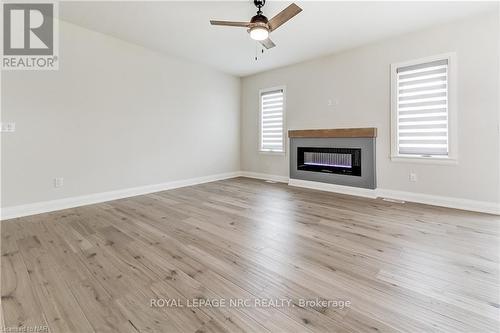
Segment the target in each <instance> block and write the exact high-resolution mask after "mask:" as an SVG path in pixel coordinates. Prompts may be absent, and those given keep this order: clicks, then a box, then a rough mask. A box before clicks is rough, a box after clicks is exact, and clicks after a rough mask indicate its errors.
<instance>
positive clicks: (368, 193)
mask: <svg viewBox="0 0 500 333" xmlns="http://www.w3.org/2000/svg"><path fill="white" fill-rule="evenodd" d="M288 185H290V186H297V187H304V188H310V189H314V190H320V191H327V192H335V193H342V194H349V195H355V196H358V197H365V198H372V199H375V198H376V197H377V192H376V190H370V189H367V188H360V187H352V186H343V185H335V184H328V183H321V182H313V181H309V180H302V179H292V178H290V180H289V181H288Z"/></svg>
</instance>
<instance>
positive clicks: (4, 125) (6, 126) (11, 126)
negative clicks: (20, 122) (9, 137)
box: [2, 123, 16, 132]
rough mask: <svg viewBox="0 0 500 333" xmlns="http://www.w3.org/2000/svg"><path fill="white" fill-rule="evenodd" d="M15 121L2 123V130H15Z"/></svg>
mask: <svg viewBox="0 0 500 333" xmlns="http://www.w3.org/2000/svg"><path fill="white" fill-rule="evenodd" d="M15 131H16V123H2V132H15Z"/></svg>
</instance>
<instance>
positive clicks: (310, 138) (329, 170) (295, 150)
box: [288, 127, 377, 189]
mask: <svg viewBox="0 0 500 333" xmlns="http://www.w3.org/2000/svg"><path fill="white" fill-rule="evenodd" d="M288 137H289V138H290V183H294V182H295V183H297V182H300V181H309V182H318V183H329V184H334V185H342V186H353V187H360V188H366V189H375V188H377V178H376V167H375V163H376V158H375V156H376V149H375V148H376V137H377V129H376V128H373V127H367V128H335V129H305V130H289V131H288Z"/></svg>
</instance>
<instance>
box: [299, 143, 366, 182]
mask: <svg viewBox="0 0 500 333" xmlns="http://www.w3.org/2000/svg"><path fill="white" fill-rule="evenodd" d="M306 152H313V153H330V154H350V155H351V167H341V166H332V165H310V164H305V163H304V153H306ZM297 169H298V170H302V171H313V172H323V173H334V174H341V175H348V176H359V177H361V148H330V147H328V148H323V147H297Z"/></svg>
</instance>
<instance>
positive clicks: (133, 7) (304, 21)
mask: <svg viewBox="0 0 500 333" xmlns="http://www.w3.org/2000/svg"><path fill="white" fill-rule="evenodd" d="M290 3H291V2H289V1H268V2H267V3H266V5H265V7H264V14H265V15H266V16H268V18H271V17H272V16H274V15H275V14H277V13H278V12H279V11H280V10H281V9H283V8H285V7H286V6H288V5H289V4H290ZM296 3H297V4H298V5H299V6H300V7H302V8H303V11H302V13H300V14H299V15H297V16H296V17H295V18H293V19H292V20H291V21H289V22H288V23H286V24H285V25H283V26H281V27H280V28H279V29H278V30H276V31H275V32H273V33H272V34H271V38H272V40H273V41H274V42H275V43H276V45H277V47H275V48H274V49H271V50H269V51H266V52H265V53H264V54H263V55H262V56H261V57H260V59H259V60H258V61H255V59H254V58H255V54H256V52H257V48H256V43H255V42H254V41H252V40H251V39H250V37H249V36H248V34H247V32H246V30H245V29H244V28H234V27H214V26H211V25H210V24H209V19H221V20H234V21H240V20H241V21H246V20H249V19H250V17H251V16H252V15H254V14H255V11H256V8H255V7H254V5H253V2H252V1H199V2H194V1H177V2H172V1H151V2H139V1H137V2H135V1H134V2H121V1H119V2H118V1H111V2H61V3H60V9H59V14H60V16H61V18H62V19H64V20H67V21H69V22H73V23H75V24H78V25H81V26H84V27H87V28H89V29H93V30H96V31H100V32H103V33H106V34H109V35H112V36H115V37H118V38H121V39H123V40H127V41H130V42H133V43H136V44H139V45H142V46H145V47H147V48H150V49H153V50H156V51H159V52H162V53H164V54H168V55H173V56H177V57H182V58H186V59H189V60H192V61H195V62H200V63H205V64H208V65H210V66H212V67H215V68H217V69H220V70H222V71H224V72H227V73H231V74H234V75H238V76H246V75H250V74H253V73H257V72H261V71H264V70H268V69H272V68H276V67H281V66H285V65H289V64H292V63H297V62H300V61H303V60H307V59H311V58H315V57H319V56H322V55H325V54H328V53H333V52H338V51H340V50H345V49H349V48H353V47H356V46H360V45H363V44H367V43H371V42H374V41H377V40H380V39H384V38H387V37H390V36H394V35H399V34H403V33H406V32H411V31H414V30H418V29H422V28H425V27H428V26H432V25H436V24H439V23H442V22H447V21H451V20H454V19H458V18H461V17H465V16H468V15H473V14H477V13H480V12H484V11H494V10H498V4H497V3H496V2H478V1H471V2H354V1H335V2H334V1H296ZM259 50H260V49H259Z"/></svg>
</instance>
